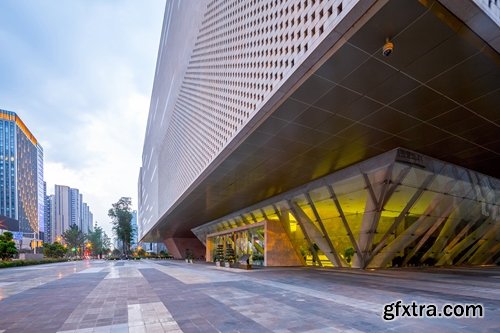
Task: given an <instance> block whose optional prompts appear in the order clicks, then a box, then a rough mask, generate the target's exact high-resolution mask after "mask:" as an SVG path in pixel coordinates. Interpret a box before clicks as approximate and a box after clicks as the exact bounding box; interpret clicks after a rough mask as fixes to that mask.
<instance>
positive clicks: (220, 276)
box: [0, 260, 500, 333]
mask: <svg viewBox="0 0 500 333" xmlns="http://www.w3.org/2000/svg"><path fill="white" fill-rule="evenodd" d="M499 277H500V269H499V268H470V269H469V268H467V269H462V268H457V269H434V270H433V269H414V270H401V269H400V270H378V271H373V272H370V271H346V270H342V271H339V270H331V269H330V270H329V269H307V268H274V269H255V270H250V271H245V270H238V269H226V268H216V267H215V266H213V265H207V264H200V263H198V264H194V265H192V264H191V265H190V264H186V263H184V262H181V261H170V260H169V261H153V260H141V261H117V262H113V261H111V262H108V261H98V260H95V261H86V262H70V263H60V264H50V265H42V266H36V267H22V268H12V269H2V270H0V295H1V297H2V299H0V313H1V314H2V315H1V316H0V333H10V332H21V333H29V332H36V333H48V332H51V333H54V332H59V333H63V332H64V333H68V332H74V333H83V332H133V333H135V332H184V333H190V332H201V333H210V332H241V333H244V332H249V333H250V332H252V333H254V332H258V333H265V332H277V333H292V332H294V333H298V332H308V333H320V332H352V333H354V332H419V333H421V332H422V331H425V330H427V331H429V332H495V331H499V332H500V319H498V318H500V288H499V286H500V278H499ZM399 299H401V300H403V301H404V302H405V303H410V302H411V301H412V300H415V301H417V302H419V303H421V304H423V303H426V304H429V303H436V304H437V305H438V306H442V305H443V304H444V303H481V304H483V305H484V306H485V311H486V313H485V317H484V318H474V319H473V318H469V319H459V318H449V319H446V318H437V319H435V318H400V319H397V320H394V321H390V322H387V321H383V320H382V318H381V314H382V311H383V305H384V304H386V303H390V302H395V301H396V300H399Z"/></svg>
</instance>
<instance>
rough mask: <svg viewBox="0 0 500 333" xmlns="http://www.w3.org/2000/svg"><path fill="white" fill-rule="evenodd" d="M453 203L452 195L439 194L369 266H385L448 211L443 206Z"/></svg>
mask: <svg viewBox="0 0 500 333" xmlns="http://www.w3.org/2000/svg"><path fill="white" fill-rule="evenodd" d="M451 203H452V199H451V198H450V197H446V196H444V195H437V196H436V197H435V198H434V199H433V200H432V202H431V203H430V204H429V207H428V208H427V209H426V211H425V212H424V214H422V215H421V216H420V217H419V218H418V220H417V221H415V222H414V223H413V224H412V225H411V226H410V227H408V228H407V229H406V230H404V231H403V233H401V234H400V235H399V236H398V237H396V238H395V239H394V240H393V241H392V242H390V243H389V244H388V245H387V246H386V247H384V248H383V249H381V250H380V252H379V253H377V254H376V255H375V256H374V257H373V259H372V260H371V261H370V263H369V265H368V267H385V266H386V265H387V263H388V262H389V261H390V260H391V259H392V258H393V256H394V253H397V252H399V251H401V250H402V249H404V248H405V247H407V246H408V245H409V244H411V243H412V242H414V241H415V240H416V239H418V238H420V237H422V236H423V235H424V234H425V233H426V232H427V230H429V228H430V227H431V226H432V225H433V224H434V223H435V222H436V218H435V216H442V215H444V214H443V213H444V212H445V211H446V208H445V209H443V208H442V207H443V206H444V207H449V205H450V204H451Z"/></svg>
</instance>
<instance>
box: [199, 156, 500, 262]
mask: <svg viewBox="0 0 500 333" xmlns="http://www.w3.org/2000/svg"><path fill="white" fill-rule="evenodd" d="M432 161H433V162H432V163H434V164H432V165H431V167H427V168H424V167H421V166H419V165H412V164H406V163H400V162H393V163H389V164H386V165H383V166H379V167H377V168H372V169H371V170H369V171H366V170H365V171H364V172H359V173H358V174H356V175H353V176H351V177H349V178H345V179H340V180H334V181H327V180H325V181H324V182H322V185H320V186H317V187H315V188H312V189H310V188H309V189H307V190H304V191H295V192H293V193H291V194H288V195H283V196H280V197H277V198H276V200H275V201H274V200H268V201H266V205H264V206H262V207H258V208H255V206H254V207H253V208H251V209H249V210H248V211H246V212H239V213H238V214H237V215H235V216H232V217H230V218H225V219H221V220H218V221H215V222H213V223H210V224H207V225H205V226H201V227H198V228H196V229H194V230H193V231H194V232H195V234H197V236H198V237H204V236H205V235H206V234H207V233H210V232H216V231H223V230H228V229H230V228H231V227H236V226H242V225H249V224H250V225H251V224H253V223H258V222H261V221H272V222H275V223H281V224H282V225H283V227H284V229H285V231H286V233H287V235H288V237H289V239H290V241H291V243H292V244H293V246H294V247H295V250H296V251H297V253H300V255H302V256H303V258H304V259H305V263H306V265H312V266H325V267H328V266H335V267H356V268H380V267H400V266H428V265H429V266H432V265H459V264H469V265H484V264H492V263H495V262H498V260H499V257H500V255H499V253H500V247H499V245H498V244H500V214H499V213H500V210H499V206H500V182H499V180H498V179H495V178H492V177H488V176H485V175H482V174H479V173H476V172H473V171H471V170H467V169H464V168H460V167H457V166H455V165H450V164H446V163H443V162H440V161H437V160H432ZM273 201H274V202H273ZM269 202H271V203H269ZM250 230H251V229H250ZM258 230H259V232H254V231H252V232H251V231H242V232H239V233H234V235H233V236H231V237H228V236H220V237H221V238H223V237H226V238H231V242H233V243H235V248H236V252H237V253H252V254H253V253H256V251H258V252H259V253H263V251H265V249H262V251H261V248H259V246H260V244H261V243H262V244H263V242H258V241H257V240H259V241H260V240H261V239H262V238H263V235H261V234H260V233H261V232H263V229H262V228H261V229H258ZM221 241H222V240H221ZM222 242H223V241H222Z"/></svg>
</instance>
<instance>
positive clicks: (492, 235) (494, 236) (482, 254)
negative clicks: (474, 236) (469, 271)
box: [467, 223, 500, 265]
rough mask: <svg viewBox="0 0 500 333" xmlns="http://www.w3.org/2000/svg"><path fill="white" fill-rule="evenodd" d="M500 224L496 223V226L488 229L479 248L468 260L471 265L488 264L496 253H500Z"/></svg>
mask: <svg viewBox="0 0 500 333" xmlns="http://www.w3.org/2000/svg"><path fill="white" fill-rule="evenodd" d="M499 231H500V224H498V223H495V224H494V227H493V228H491V229H490V231H488V232H487V233H486V234H485V235H484V237H483V239H481V241H480V242H481V246H480V247H479V248H478V249H477V251H476V253H474V254H473V255H472V256H471V257H470V259H469V260H468V261H467V263H468V264H471V265H486V264H488V263H489V262H488V259H489V258H490V257H492V256H494V255H495V254H498V252H499V250H500V239H499V238H500V237H499ZM478 243H479V242H478Z"/></svg>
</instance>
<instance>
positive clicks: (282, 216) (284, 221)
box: [272, 204, 306, 266]
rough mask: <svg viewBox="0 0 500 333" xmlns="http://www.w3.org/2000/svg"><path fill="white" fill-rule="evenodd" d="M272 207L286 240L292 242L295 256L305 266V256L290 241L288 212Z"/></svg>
mask: <svg viewBox="0 0 500 333" xmlns="http://www.w3.org/2000/svg"><path fill="white" fill-rule="evenodd" d="M272 206H273V208H274V211H275V212H276V215H277V216H278V218H279V220H280V222H281V226H282V227H283V229H284V230H285V233H286V235H287V237H288V240H289V241H290V244H292V247H293V249H294V251H295V254H296V255H297V258H299V260H300V262H301V264H302V266H305V265H306V260H305V258H304V257H303V256H302V254H301V253H300V249H298V248H297V247H296V246H295V244H294V242H293V241H292V235H291V232H290V219H289V218H288V212H287V211H285V212H281V211H280V210H279V209H278V207H276V205H274V204H273V205H272Z"/></svg>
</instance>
